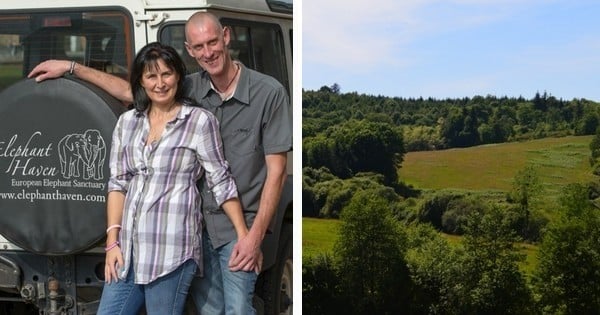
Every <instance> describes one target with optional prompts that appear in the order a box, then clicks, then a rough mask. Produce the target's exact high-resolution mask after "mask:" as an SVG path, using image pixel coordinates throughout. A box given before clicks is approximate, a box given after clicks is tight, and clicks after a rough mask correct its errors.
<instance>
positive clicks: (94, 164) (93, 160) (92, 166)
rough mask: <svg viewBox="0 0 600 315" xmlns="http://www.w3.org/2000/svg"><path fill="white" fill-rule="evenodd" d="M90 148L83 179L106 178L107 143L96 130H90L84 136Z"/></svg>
mask: <svg viewBox="0 0 600 315" xmlns="http://www.w3.org/2000/svg"><path fill="white" fill-rule="evenodd" d="M83 137H84V138H85V141H86V143H87V148H88V153H89V155H88V157H89V159H88V160H87V163H86V169H85V170H84V172H83V178H85V179H90V178H93V179H96V180H100V179H103V178H104V174H103V166H104V159H105V158H106V143H105V142H104V139H103V138H102V135H100V131H98V130H96V129H88V130H86V131H85V133H84V134H83Z"/></svg>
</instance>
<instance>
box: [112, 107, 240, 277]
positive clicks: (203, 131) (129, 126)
mask: <svg viewBox="0 0 600 315" xmlns="http://www.w3.org/2000/svg"><path fill="white" fill-rule="evenodd" d="M149 131H150V124H149V122H148V116H147V111H146V112H144V113H137V112H136V111H135V110H130V111H128V112H126V113H124V114H123V115H121V117H120V118H119V120H118V122H117V125H116V126H115V130H114V133H113V139H112V146H111V152H110V180H109V183H108V191H115V190H116V191H122V192H125V193H126V197H125V205H124V208H123V220H122V223H121V225H122V229H121V232H120V234H119V238H120V242H121V250H122V252H123V259H124V266H123V269H121V270H120V274H119V277H120V278H122V279H124V278H125V277H126V275H127V271H128V270H129V267H130V264H131V263H133V270H134V271H135V283H138V284H147V283H150V282H152V281H154V280H155V279H157V278H158V277H161V276H164V275H166V274H168V273H170V272H172V271H173V270H175V269H176V268H177V267H179V266H180V265H181V264H183V263H184V262H185V261H186V260H188V259H190V258H193V259H194V260H195V261H196V263H197V264H198V266H202V264H201V262H202V260H201V247H200V244H201V242H200V237H201V235H202V234H201V233H200V231H201V230H202V226H201V217H202V214H201V212H200V211H199V210H198V209H199V208H198V206H199V204H200V203H199V202H198V201H199V200H198V199H199V198H200V197H199V194H198V190H197V188H196V181H197V180H198V179H199V178H200V177H201V176H202V175H203V173H204V172H205V171H206V175H207V176H206V178H207V181H208V182H209V185H210V186H211V187H212V190H213V191H214V194H215V197H216V198H217V200H218V202H219V203H223V202H224V201H226V200H228V199H230V198H233V197H237V188H236V185H235V182H234V180H233V177H232V176H231V173H230V171H229V165H228V163H227V161H225V158H224V156H223V150H222V143H221V136H220V134H219V126H218V122H217V120H216V118H215V117H214V116H213V115H212V114H211V113H210V112H208V111H206V110H204V109H201V108H199V107H193V106H182V107H181V110H180V111H179V113H178V115H177V117H176V118H175V119H174V120H173V121H171V122H169V123H167V125H166V127H165V131H164V132H163V134H162V137H161V139H160V140H158V142H156V143H153V144H151V145H145V143H146V139H147V137H148V134H149ZM131 258H133V259H131Z"/></svg>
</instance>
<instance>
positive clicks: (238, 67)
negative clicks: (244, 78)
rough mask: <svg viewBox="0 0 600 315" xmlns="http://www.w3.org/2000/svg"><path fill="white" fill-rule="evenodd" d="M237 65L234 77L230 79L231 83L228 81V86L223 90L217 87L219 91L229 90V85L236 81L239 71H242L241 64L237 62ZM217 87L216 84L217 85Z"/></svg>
mask: <svg viewBox="0 0 600 315" xmlns="http://www.w3.org/2000/svg"><path fill="white" fill-rule="evenodd" d="M235 65H236V66H237V67H236V68H235V73H234V74H233V78H231V80H230V81H229V83H227V86H226V87H225V88H224V89H223V91H222V92H221V89H218V88H217V92H219V93H223V94H224V93H225V92H227V90H229V87H230V86H231V84H232V83H233V81H235V78H237V75H238V72H239V71H240V65H238V64H237V63H236V64H235ZM215 88H216V86H215Z"/></svg>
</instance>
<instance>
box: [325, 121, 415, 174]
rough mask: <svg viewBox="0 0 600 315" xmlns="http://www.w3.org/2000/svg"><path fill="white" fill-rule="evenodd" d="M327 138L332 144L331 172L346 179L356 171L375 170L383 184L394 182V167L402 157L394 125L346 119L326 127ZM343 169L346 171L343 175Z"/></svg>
mask: <svg viewBox="0 0 600 315" xmlns="http://www.w3.org/2000/svg"><path fill="white" fill-rule="evenodd" d="M327 138H328V139H329V140H330V141H331V142H332V143H333V146H334V147H333V152H334V155H335V158H334V159H335V164H336V165H337V166H336V167H335V168H330V170H331V171H332V173H333V174H334V175H336V176H338V177H340V178H347V177H349V176H352V175H354V174H357V173H359V172H376V173H379V174H382V175H384V176H385V184H386V185H390V186H391V185H395V184H396V181H397V179H398V173H397V168H398V167H400V164H401V163H402V159H403V156H404V142H403V140H402V132H401V131H400V130H399V129H398V128H396V127H394V126H392V125H390V124H387V123H381V122H374V121H367V120H360V121H357V120H350V121H348V122H346V123H342V124H340V125H337V126H335V127H333V128H330V129H328V131H327ZM335 169H338V170H339V171H340V173H338V172H336V171H335ZM345 170H348V171H349V173H350V174H344V171H345Z"/></svg>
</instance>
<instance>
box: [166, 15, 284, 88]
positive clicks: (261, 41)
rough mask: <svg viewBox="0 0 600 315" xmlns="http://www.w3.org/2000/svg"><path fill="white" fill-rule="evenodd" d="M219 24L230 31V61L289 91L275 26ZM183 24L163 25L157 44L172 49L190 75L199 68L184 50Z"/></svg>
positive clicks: (227, 22)
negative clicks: (266, 77) (176, 52)
mask: <svg viewBox="0 0 600 315" xmlns="http://www.w3.org/2000/svg"><path fill="white" fill-rule="evenodd" d="M221 22H222V23H223V25H224V26H227V27H229V28H230V29H231V42H230V43H229V50H230V53H231V56H232V58H233V59H236V60H239V61H241V62H242V63H243V64H244V65H246V66H247V67H249V68H252V69H255V70H257V71H260V72H262V73H266V74H268V75H270V76H272V77H274V78H276V79H277V80H279V82H281V84H283V86H285V87H286V88H288V89H289V82H288V75H287V74H288V72H287V71H288V70H287V68H286V60H285V50H284V46H283V35H282V31H281V28H280V27H279V26H278V25H276V24H270V23H256V22H246V21H239V20H232V19H222V20H221ZM183 23H184V22H181V23H170V24H166V25H164V26H163V28H162V29H161V30H160V32H159V41H160V42H162V43H164V44H168V45H170V46H173V47H175V49H176V50H177V51H178V52H179V53H180V54H181V56H182V57H183V58H184V61H185V63H186V66H187V68H188V72H190V73H191V72H195V71H197V70H198V67H199V66H198V64H197V62H196V61H195V60H194V59H193V58H191V57H190V56H189V55H188V53H187V51H186V50H185V46H184V42H185V33H184V24H183Z"/></svg>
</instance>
